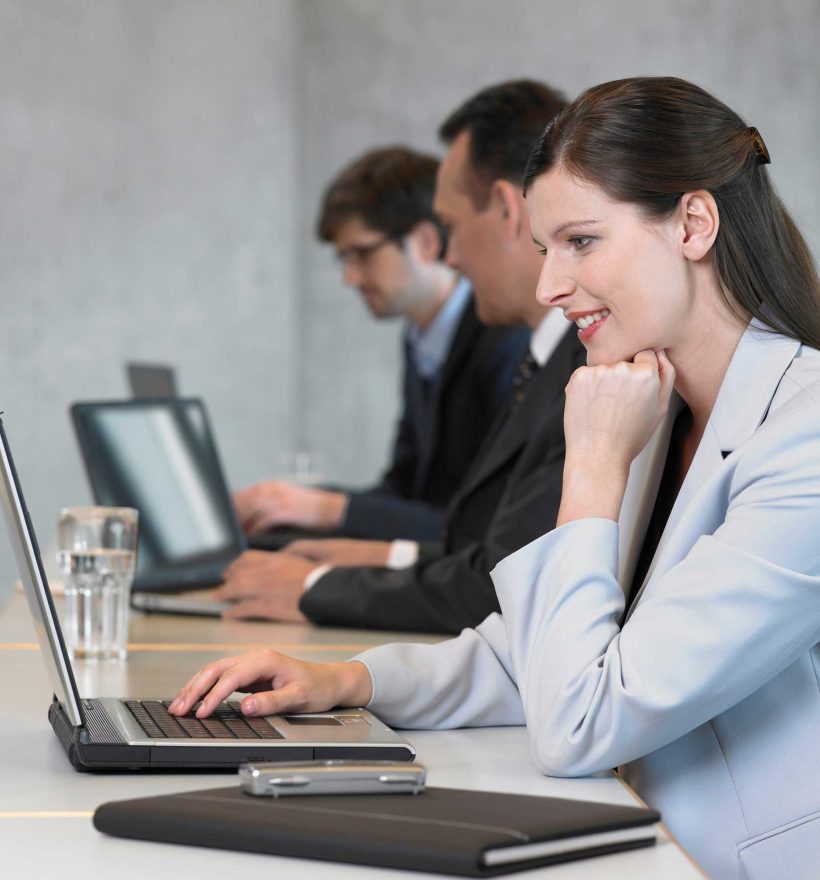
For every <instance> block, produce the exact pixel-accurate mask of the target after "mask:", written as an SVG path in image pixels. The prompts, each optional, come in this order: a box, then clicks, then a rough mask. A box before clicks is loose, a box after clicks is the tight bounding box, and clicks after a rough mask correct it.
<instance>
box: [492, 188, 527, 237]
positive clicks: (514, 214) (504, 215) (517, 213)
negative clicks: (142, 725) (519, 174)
mask: <svg viewBox="0 0 820 880" xmlns="http://www.w3.org/2000/svg"><path fill="white" fill-rule="evenodd" d="M487 210H491V211H494V212H495V215H496V217H497V219H498V221H499V222H500V224H501V228H502V234H503V235H504V237H505V238H507V239H513V238H517V237H518V236H519V234H520V233H521V224H522V222H523V221H524V219H525V217H524V205H523V197H522V195H521V190H520V189H519V188H518V187H517V186H516V185H515V184H513V183H510V181H509V180H495V181H493V183H492V185H491V186H490V197H489V200H488V202H487Z"/></svg>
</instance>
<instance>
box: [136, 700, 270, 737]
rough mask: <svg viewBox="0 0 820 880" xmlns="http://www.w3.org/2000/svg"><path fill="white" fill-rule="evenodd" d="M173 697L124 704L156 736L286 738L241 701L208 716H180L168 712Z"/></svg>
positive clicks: (148, 733)
mask: <svg viewBox="0 0 820 880" xmlns="http://www.w3.org/2000/svg"><path fill="white" fill-rule="evenodd" d="M170 704H171V701H170V700H123V705H125V707H126V708H127V709H128V710H129V711H130V712H131V714H132V715H133V716H134V718H135V719H136V720H137V723H138V724H139V726H140V727H141V728H142V729H143V732H144V733H145V734H146V735H147V736H150V737H151V738H152V739H168V738H173V739H180V738H187V739H228V740H230V739H284V736H283V735H282V734H281V733H279V731H278V730H277V729H276V728H275V727H273V726H272V725H270V724H268V722H267V721H265V719H264V718H247V717H246V716H245V715H243V714H242V712H241V710H240V708H239V703H235V702H229V703H220V704H219V706H217V708H216V709H215V710H214V712H213V713H212V714H211V715H209V716H208V717H207V718H195V717H194V715H193V713H194V712H195V711H196V710H197V709H198V708H199V704H197V705H196V706H194V708H193V710H192V712H191V714H189V715H184V716H182V717H179V716H177V715H171V714H170V713H169V712H168V706H170Z"/></svg>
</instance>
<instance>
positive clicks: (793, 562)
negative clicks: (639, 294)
mask: <svg viewBox="0 0 820 880" xmlns="http://www.w3.org/2000/svg"><path fill="white" fill-rule="evenodd" d="M816 413H817V407H816V405H814V406H812V407H811V412H810V413H807V412H806V410H802V411H798V412H797V413H794V412H793V413H791V416H790V417H788V418H786V419H781V420H780V424H779V426H776V427H774V428H773V430H767V427H768V426H767V425H766V424H764V426H763V427H762V428H760V429H758V432H757V433H756V435H755V436H754V437H753V438H752V439H750V441H748V442H747V444H746V445H745V446H744V447H741V449H739V450H738V451H737V452H736V453H735V454H736V455H738V456H739V458H738V459H737V464H736V465H735V467H734V469H733V470H732V471H731V473H730V474H728V475H727V476H726V477H725V479H726V482H727V485H726V486H725V490H724V489H723V487H722V490H723V491H725V492H726V500H727V501H728V503H727V506H726V507H721V509H720V510H714V511H708V510H704V511H703V516H704V522H703V525H702V528H703V532H702V534H701V536H700V537H699V538H697V540H696V541H695V542H694V543H693V545H692V547H691V549H690V550H689V552H688V553H687V554H686V555H685V556H683V558H682V559H681V561H680V562H678V563H677V564H676V565H673V566H672V567H670V568H668V570H666V571H663V570H661V571H660V573H659V574H658V575H657V577H656V578H653V579H652V580H651V581H650V583H649V585H648V587H647V588H646V590H645V592H644V594H643V595H642V596H641V597H640V599H639V601H638V604H637V605H636V607H635V609H634V611H633V613H632V615H631V617H630V618H629V619H628V621H627V622H626V624H625V625H623V627H621V626H620V620H621V617H622V615H623V611H624V593H623V590H622V588H621V586H620V585H619V583H618V580H617V567H618V525H617V524H616V523H614V522H612V521H610V520H605V519H592V518H591V519H583V520H577V521H575V522H572V523H568V524H567V525H565V526H563V527H561V528H559V529H556V530H554V531H553V532H552V533H550V534H547V535H545V536H543V537H542V538H540V539H538V540H537V541H535V542H534V543H533V544H531V545H530V546H528V547H525V548H524V549H523V550H521V551H519V552H518V553H516V554H514V555H513V556H511V557H510V558H508V559H505V560H504V561H503V562H502V563H501V564H500V565H498V567H497V568H496V569H495V571H494V572H493V581H494V582H495V585H496V589H497V590H498V594H499V599H500V602H501V607H502V609H503V614H504V622H505V626H506V628H507V633H508V638H509V642H510V645H511V646H512V650H511V656H512V668H513V675H514V677H515V679H516V680H517V682H518V687H519V689H520V692H521V695H522V701H523V705H524V711H525V714H526V719H527V726H528V728H529V733H530V738H531V743H532V749H533V753H534V756H535V759H536V761H537V763H538V764H539V766H540V768H541V769H542V770H543V771H544V772H546V773H548V774H551V775H557V776H580V775H587V774H590V773H594V772H597V771H600V770H603V769H606V768H610V767H614V766H617V765H620V764H624V763H628V762H629V761H632V760H634V759H636V758H639V757H641V756H643V755H645V754H648V753H650V752H652V751H654V750H656V749H658V748H660V747H662V746H663V745H665V744H666V743H669V742H671V741H673V740H675V739H677V738H679V737H680V736H683V735H684V734H686V733H687V732H688V731H690V730H692V729H694V728H695V727H697V726H699V725H701V724H703V723H705V722H707V721H709V720H710V719H712V718H714V717H716V716H717V715H719V714H721V713H722V712H724V711H725V710H727V709H728V708H730V707H731V706H733V705H735V704H736V703H738V702H740V701H741V700H743V699H744V698H745V697H747V696H748V695H749V694H751V693H753V692H754V691H755V690H757V689H758V688H760V687H761V686H762V685H764V684H765V683H766V682H768V681H769V680H770V679H772V678H773V677H774V676H776V675H777V674H778V673H780V672H781V671H782V670H784V669H785V668H786V667H787V666H789V665H790V664H791V663H793V662H794V661H795V660H796V659H797V658H798V657H799V656H801V655H803V654H805V653H806V652H808V651H809V649H810V648H811V647H812V646H813V645H815V644H816V643H817V642H818V641H820V542H818V540H817V529H818V523H820V456H818V454H817V437H818V434H819V433H820V426H818V418H817V414H816ZM685 515H686V514H684V516H685ZM708 517H711V518H712V520H713V522H712V521H711V520H710V521H709V522H707V521H706V518H708ZM679 527H680V523H679ZM699 527H700V526H699ZM476 686H478V684H477V685H476Z"/></svg>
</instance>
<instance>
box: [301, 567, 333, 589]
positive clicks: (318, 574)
mask: <svg viewBox="0 0 820 880" xmlns="http://www.w3.org/2000/svg"><path fill="white" fill-rule="evenodd" d="M331 568H333V566H332V565H327V564H325V565H317V566H316V568H314V569H313V571H311V573H310V574H309V575H308V576H307V577H306V578H305V590H309V589H310V588H311V587H312V586H314V584H315V583H316V581H318V580H319V578H322V577H324V576H325V575H326V574H327V573H328V572H329V571H330V569H331Z"/></svg>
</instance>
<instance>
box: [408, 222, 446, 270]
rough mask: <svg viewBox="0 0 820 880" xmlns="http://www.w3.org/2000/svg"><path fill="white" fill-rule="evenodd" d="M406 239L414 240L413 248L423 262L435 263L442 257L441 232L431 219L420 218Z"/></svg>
mask: <svg viewBox="0 0 820 880" xmlns="http://www.w3.org/2000/svg"><path fill="white" fill-rule="evenodd" d="M405 241H406V242H412V247H413V250H414V252H415V254H416V256H417V257H418V258H419V259H420V260H421V261H422V262H424V263H434V262H436V261H437V260H440V259H441V249H442V244H443V242H442V239H441V233H440V232H439V229H438V227H437V226H436V224H435V223H433V222H432V221H431V220H419V222H418V223H416V225H415V226H414V227H413V228H412V229H411V230H410V231H409V232H408V233H407V235H406V236H405Z"/></svg>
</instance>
